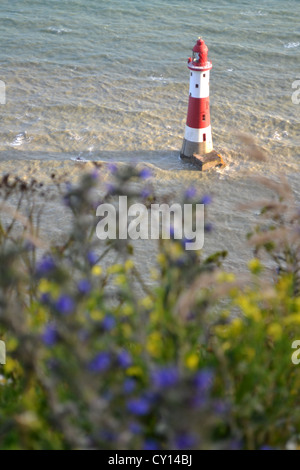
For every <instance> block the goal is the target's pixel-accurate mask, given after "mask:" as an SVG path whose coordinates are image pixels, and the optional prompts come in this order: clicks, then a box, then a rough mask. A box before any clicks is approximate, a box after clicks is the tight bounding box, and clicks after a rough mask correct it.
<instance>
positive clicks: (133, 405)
mask: <svg viewBox="0 0 300 470" xmlns="http://www.w3.org/2000/svg"><path fill="white" fill-rule="evenodd" d="M127 410H128V411H129V412H130V413H132V414H134V415H137V416H144V415H146V414H148V413H149V411H150V405H149V401H148V400H147V399H146V398H143V397H141V398H133V399H132V400H129V402H128V403H127Z"/></svg>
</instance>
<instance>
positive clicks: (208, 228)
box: [204, 223, 214, 233]
mask: <svg viewBox="0 0 300 470" xmlns="http://www.w3.org/2000/svg"><path fill="white" fill-rule="evenodd" d="M213 229H214V226H213V225H212V224H210V223H207V224H204V231H205V232H207V233H210V232H212V231H213Z"/></svg>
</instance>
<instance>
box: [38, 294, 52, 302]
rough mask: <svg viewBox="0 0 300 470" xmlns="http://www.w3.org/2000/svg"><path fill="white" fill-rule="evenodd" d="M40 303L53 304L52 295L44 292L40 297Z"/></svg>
mask: <svg viewBox="0 0 300 470" xmlns="http://www.w3.org/2000/svg"><path fill="white" fill-rule="evenodd" d="M40 301H41V302H42V304H46V305H47V304H50V303H51V297H50V294H49V293H48V292H44V293H43V294H42V295H41V297H40Z"/></svg>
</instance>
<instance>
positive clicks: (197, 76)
mask: <svg viewBox="0 0 300 470" xmlns="http://www.w3.org/2000/svg"><path fill="white" fill-rule="evenodd" d="M190 73H191V75H190V96H192V97H193V98H207V97H208V96H209V70H206V71H205V72H198V71H194V70H192V71H191V72H190ZM197 85H198V86H197Z"/></svg>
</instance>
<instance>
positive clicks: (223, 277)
mask: <svg viewBox="0 0 300 470" xmlns="http://www.w3.org/2000/svg"><path fill="white" fill-rule="evenodd" d="M217 281H218V282H234V281H235V275H234V274H233V273H225V272H221V273H219V274H218V276H217Z"/></svg>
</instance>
